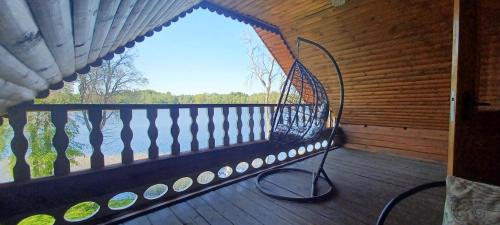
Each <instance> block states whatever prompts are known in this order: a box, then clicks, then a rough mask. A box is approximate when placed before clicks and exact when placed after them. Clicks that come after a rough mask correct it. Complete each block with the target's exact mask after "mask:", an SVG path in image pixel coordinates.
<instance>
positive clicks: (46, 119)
mask: <svg viewBox="0 0 500 225" xmlns="http://www.w3.org/2000/svg"><path fill="white" fill-rule="evenodd" d="M71 90H72V88H71V86H70V85H69V86H66V87H65V88H63V89H61V90H59V91H55V92H54V93H51V96H50V97H48V98H46V99H43V100H36V101H37V103H45V104H63V103H74V102H77V98H76V95H74V94H72V93H71ZM27 116H28V118H27V119H28V122H27V124H26V126H25V135H26V138H27V139H28V143H29V147H30V152H29V154H28V156H27V159H26V160H27V162H28V164H30V168H31V176H32V177H34V178H36V177H44V176H51V175H53V170H54V161H55V159H56V157H57V153H56V150H55V149H54V147H53V146H52V138H53V137H54V134H55V128H54V126H53V124H52V121H51V119H50V113H49V112H32V113H28V115H27ZM65 131H66V134H67V135H68V137H69V144H68V148H67V149H66V157H67V158H68V159H69V161H70V163H71V164H72V165H78V161H77V157H84V154H83V153H82V151H83V149H84V147H85V146H84V145H83V144H81V143H78V142H77V141H75V137H76V136H77V135H78V133H79V130H78V126H77V124H76V121H75V120H74V119H72V118H68V123H67V124H66V127H65ZM12 135H13V132H12V129H11V128H10V127H9V126H8V120H7V119H4V124H3V125H2V126H0V137H2V138H0V160H5V158H6V157H8V166H9V171H10V173H12V172H13V170H12V168H13V167H14V165H15V162H16V158H15V157H14V156H13V155H11V154H10V155H9V154H6V151H7V149H8V146H9V145H10V140H11V139H12ZM11 176H12V174H11Z"/></svg>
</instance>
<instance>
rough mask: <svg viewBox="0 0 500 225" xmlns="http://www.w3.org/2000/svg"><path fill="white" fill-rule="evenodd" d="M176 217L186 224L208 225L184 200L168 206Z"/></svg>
mask: <svg viewBox="0 0 500 225" xmlns="http://www.w3.org/2000/svg"><path fill="white" fill-rule="evenodd" d="M170 209H172V212H173V213H174V214H175V216H176V217H177V218H179V220H180V221H181V222H182V224H186V225H208V224H209V223H208V222H207V221H206V220H205V219H204V218H203V217H202V216H201V215H200V214H198V212H196V210H194V209H193V208H191V206H189V205H188V204H187V203H186V202H181V203H178V204H175V205H173V206H171V207H170Z"/></svg>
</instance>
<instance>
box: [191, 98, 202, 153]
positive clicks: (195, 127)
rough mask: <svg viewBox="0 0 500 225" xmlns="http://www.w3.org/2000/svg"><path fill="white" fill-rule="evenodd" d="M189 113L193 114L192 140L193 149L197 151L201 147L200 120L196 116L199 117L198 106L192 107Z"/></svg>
mask: <svg viewBox="0 0 500 225" xmlns="http://www.w3.org/2000/svg"><path fill="white" fill-rule="evenodd" d="M189 114H190V115H191V134H192V136H193V139H192V141H191V151H193V152H196V151H198V150H199V149H200V145H199V143H198V122H196V117H198V108H195V107H193V108H190V109H189Z"/></svg>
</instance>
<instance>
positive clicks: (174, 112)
mask: <svg viewBox="0 0 500 225" xmlns="http://www.w3.org/2000/svg"><path fill="white" fill-rule="evenodd" d="M170 118H171V119H172V128H170V133H171V134H172V138H173V141H172V155H178V154H179V153H180V152H181V150H180V149H181V145H180V143H179V133H180V128H179V124H178V123H177V120H178V119H179V108H171V109H170Z"/></svg>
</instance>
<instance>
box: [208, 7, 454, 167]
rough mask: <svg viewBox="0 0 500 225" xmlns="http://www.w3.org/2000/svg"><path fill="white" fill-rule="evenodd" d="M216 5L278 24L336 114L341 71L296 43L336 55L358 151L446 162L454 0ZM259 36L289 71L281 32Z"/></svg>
mask: <svg viewBox="0 0 500 225" xmlns="http://www.w3.org/2000/svg"><path fill="white" fill-rule="evenodd" d="M214 2H215V3H216V4H220V5H222V6H224V7H227V8H230V9H233V10H237V11H239V12H241V13H245V14H248V15H251V16H255V17H258V18H259V19H262V20H264V21H267V22H269V23H272V24H274V25H276V26H278V27H279V28H280V30H281V32H282V36H283V39H284V41H285V42H286V43H288V48H290V49H291V51H292V52H293V54H294V56H295V57H299V58H300V59H301V61H302V62H304V64H305V65H306V66H308V67H309V68H310V69H311V71H312V72H313V73H315V74H316V75H317V76H318V78H319V80H320V81H321V82H322V83H323V84H324V85H325V86H326V88H327V90H328V92H329V96H330V102H332V103H334V104H333V108H332V110H334V109H335V103H336V102H337V101H338V97H337V96H338V94H337V93H338V92H337V91H338V86H337V80H336V76H335V74H334V70H333V68H332V67H331V65H330V63H329V62H328V60H327V59H326V57H324V56H323V55H321V53H320V51H318V50H317V49H315V48H313V47H310V46H306V45H305V44H304V45H302V46H301V49H300V52H299V54H297V53H298V52H297V49H296V38H297V37H298V36H301V37H304V38H307V39H310V40H314V41H316V42H318V43H320V44H322V45H324V46H325V47H326V48H327V49H328V50H330V51H331V52H332V53H333V54H334V56H335V57H336V59H337V61H338V62H339V64H340V67H341V70H342V72H343V75H344V82H345V86H346V93H345V95H346V102H345V108H344V115H343V118H342V122H343V124H344V125H346V126H344V129H345V130H346V133H347V134H348V136H349V135H351V137H350V138H348V143H349V144H350V145H351V146H353V147H357V148H362V149H367V150H380V151H390V152H393V153H398V154H403V155H407V156H412V157H418V158H426V159H434V160H444V159H445V157H446V151H447V146H446V145H445V144H444V143H446V142H447V138H446V135H444V136H442V135H443V134H447V132H448V117H449V92H450V73H451V45H452V1H449V0H446V1H433V0H409V1H399V0H357V1H347V2H346V4H344V5H342V6H340V7H334V6H333V5H332V4H331V2H330V1H326V0H324V1H312V0H294V1H290V2H288V3H289V4H283V2H282V1H278V0H270V1H241V0H239V1H234V0H231V1H230V0H214ZM250 2H251V3H250ZM257 32H258V34H259V35H260V37H261V38H262V39H263V41H264V42H265V43H266V45H268V46H270V48H269V49H270V50H271V52H272V53H273V55H274V56H275V57H276V58H277V59H278V61H280V65H282V66H285V68H283V69H284V70H285V71H287V69H288V68H286V66H287V65H289V64H290V61H291V60H292V59H293V57H292V56H291V55H288V56H287V55H286V54H284V53H285V52H288V51H286V49H287V46H286V45H285V44H281V46H280V45H279V41H277V38H279V35H274V36H273V34H268V33H266V32H261V31H259V30H257ZM365 125H366V126H367V127H366V128H365V127H364V126H365ZM375 128H376V129H375ZM401 131H404V133H405V134H408V135H406V136H401V135H399V132H401ZM426 133H438V134H439V138H430V139H429V138H428V137H426V136H425V135H424V134H426Z"/></svg>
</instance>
